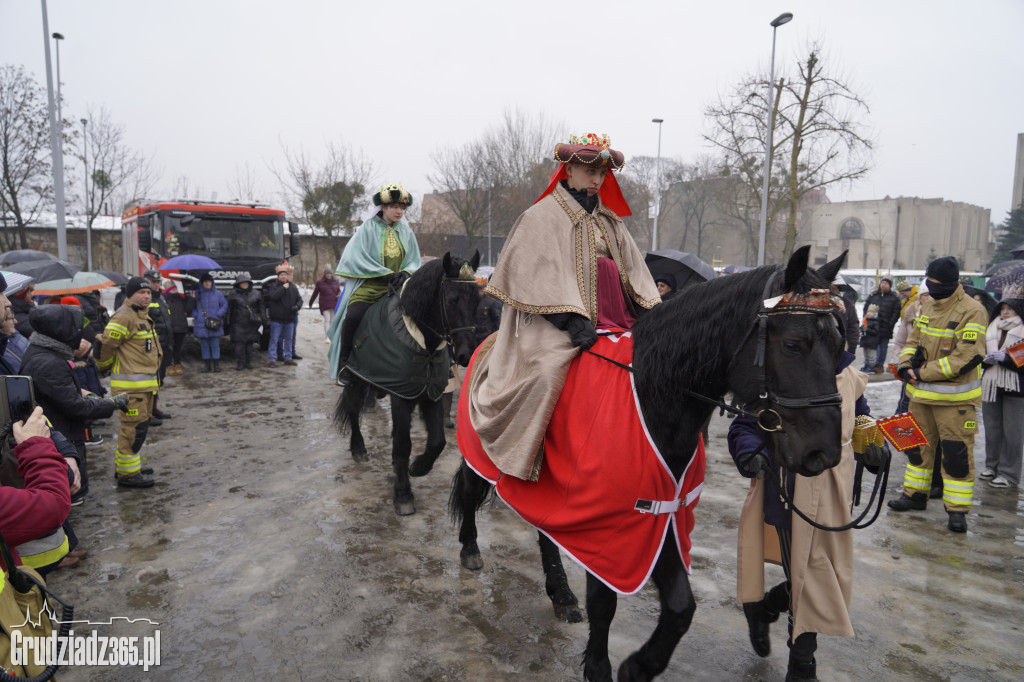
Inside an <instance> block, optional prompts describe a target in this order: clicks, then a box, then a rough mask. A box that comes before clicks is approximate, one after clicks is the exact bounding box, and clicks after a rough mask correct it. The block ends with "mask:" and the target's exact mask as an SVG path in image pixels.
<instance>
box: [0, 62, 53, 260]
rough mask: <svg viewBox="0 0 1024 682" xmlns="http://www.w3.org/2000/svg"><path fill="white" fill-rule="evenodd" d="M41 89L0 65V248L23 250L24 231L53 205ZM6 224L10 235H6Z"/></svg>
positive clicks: (21, 71) (27, 77)
mask: <svg viewBox="0 0 1024 682" xmlns="http://www.w3.org/2000/svg"><path fill="white" fill-rule="evenodd" d="M51 166H52V160H51V157H50V123H49V110H48V107H47V100H46V90H44V89H43V87H42V86H40V85H39V84H38V83H36V81H35V79H33V78H32V77H31V76H30V75H29V74H28V73H27V72H26V71H25V69H24V67H21V66H14V65H12V64H4V65H3V66H0V215H2V227H3V229H2V231H0V244H2V246H3V248H4V249H11V248H14V247H15V246H16V245H17V243H18V242H20V244H21V248H23V249H24V248H28V236H27V234H26V232H25V227H26V226H27V225H28V224H29V223H32V222H34V221H35V220H36V218H37V217H38V216H39V213H40V211H42V209H43V208H44V207H45V206H47V205H49V203H50V202H51V201H52V200H53V175H52V174H51V173H50V169H51ZM8 220H12V221H13V222H14V228H15V234H11V233H9V232H8V225H7V223H8Z"/></svg>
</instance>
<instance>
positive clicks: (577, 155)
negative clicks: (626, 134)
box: [554, 133, 626, 170]
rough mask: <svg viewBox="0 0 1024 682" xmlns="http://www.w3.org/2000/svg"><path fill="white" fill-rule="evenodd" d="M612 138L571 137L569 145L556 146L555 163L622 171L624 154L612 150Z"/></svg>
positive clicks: (600, 136)
mask: <svg viewBox="0 0 1024 682" xmlns="http://www.w3.org/2000/svg"><path fill="white" fill-rule="evenodd" d="M611 144H612V141H611V138H609V137H608V136H607V135H598V134H597V133H585V134H583V135H570V136H569V144H565V143H561V142H560V143H558V144H557V145H555V157H554V158H555V161H561V162H562V163H583V164H586V165H588V166H592V165H596V166H611V168H612V170H621V168H622V167H623V166H624V165H625V163H626V157H625V156H623V154H622V152H620V151H616V150H614V149H612V148H611Z"/></svg>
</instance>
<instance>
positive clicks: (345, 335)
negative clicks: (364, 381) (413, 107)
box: [328, 183, 420, 385]
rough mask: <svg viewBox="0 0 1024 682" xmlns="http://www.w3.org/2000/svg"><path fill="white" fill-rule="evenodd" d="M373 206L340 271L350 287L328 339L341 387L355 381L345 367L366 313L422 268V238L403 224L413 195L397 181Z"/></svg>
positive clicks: (347, 249) (376, 196)
mask: <svg viewBox="0 0 1024 682" xmlns="http://www.w3.org/2000/svg"><path fill="white" fill-rule="evenodd" d="M373 203H374V205H375V206H380V207H381V208H380V210H379V211H378V212H377V215H375V216H373V217H372V218H370V219H369V220H367V221H366V222H364V223H363V224H362V225H360V226H359V228H358V229H357V230H356V233H355V234H354V235H353V236H352V239H351V241H349V243H348V245H347V246H346V247H345V251H344V252H343V253H342V254H341V260H340V261H339V262H338V267H337V269H336V272H337V274H338V276H339V277H343V278H345V288H344V291H343V292H342V296H341V299H340V301H339V303H338V309H337V311H335V316H334V321H333V322H332V323H331V328H330V332H329V334H328V335H329V336H330V339H331V349H330V360H331V363H330V371H331V377H332V378H337V379H338V382H339V383H340V384H341V385H345V384H347V383H348V382H349V381H351V374H350V373H349V371H348V369H347V368H346V367H345V365H346V363H347V362H348V357H349V354H350V353H351V352H352V341H353V339H354V338H355V333H356V329H357V328H358V327H359V323H360V322H361V321H362V319H363V315H365V314H366V310H367V309H368V308H369V307H370V306H371V305H373V304H374V303H375V302H376V301H377V300H378V299H380V298H381V297H382V296H384V295H385V294H387V292H388V288H389V287H394V288H395V289H398V288H399V287H401V285H402V283H403V282H405V280H406V279H408V278H409V276H410V275H411V274H412V273H414V272H416V270H417V269H418V268H419V267H420V247H419V244H417V243H416V235H415V234H413V231H412V230H411V229H410V228H409V226H408V225H407V224H406V223H405V221H403V220H402V217H403V216H404V215H405V210H406V209H407V208H408V207H409V206H411V205H412V196H411V195H410V194H409V193H408V192H406V191H405V189H404V188H402V186H401V185H398V184H394V183H392V184H390V185H385V186H384V187H382V188H381V189H380V191H379V192H377V193H376V194H374V195H373Z"/></svg>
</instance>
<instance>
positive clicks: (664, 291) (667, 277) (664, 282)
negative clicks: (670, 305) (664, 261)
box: [654, 272, 677, 301]
mask: <svg viewBox="0 0 1024 682" xmlns="http://www.w3.org/2000/svg"><path fill="white" fill-rule="evenodd" d="M654 283H655V284H657V285H658V294H660V295H661V300H662V301H667V300H668V299H670V298H672V297H673V296H675V295H676V293H677V292H676V278H675V276H674V275H672V274H669V273H667V272H666V273H665V274H664V275H658V276H657V277H656V278H655V279H654Z"/></svg>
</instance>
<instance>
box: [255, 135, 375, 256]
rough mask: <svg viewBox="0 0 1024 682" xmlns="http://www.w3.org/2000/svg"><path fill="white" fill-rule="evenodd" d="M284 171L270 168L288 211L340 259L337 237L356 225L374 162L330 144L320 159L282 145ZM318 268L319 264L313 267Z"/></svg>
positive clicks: (343, 147)
mask: <svg viewBox="0 0 1024 682" xmlns="http://www.w3.org/2000/svg"><path fill="white" fill-rule="evenodd" d="M281 149H282V152H283V153H284V159H285V167H284V169H277V168H271V171H272V172H273V173H274V175H275V176H276V177H277V179H278V181H279V182H280V183H281V186H282V188H283V189H284V196H285V201H286V202H287V205H288V207H289V211H290V212H291V213H292V214H293V215H297V216H299V217H300V218H299V219H300V220H301V221H302V222H304V223H306V224H308V225H309V226H310V227H311V228H312V230H313V234H321V235H323V236H325V237H327V239H328V242H329V243H330V245H331V249H332V251H333V252H334V256H335V259H337V260H340V259H341V243H340V242H339V241H338V240H337V239H336V237H337V236H339V235H341V234H343V233H347V232H348V231H349V230H351V229H352V228H353V227H355V225H354V224H353V222H354V220H355V219H356V218H357V216H358V207H359V205H360V204H361V203H362V200H364V199H365V197H366V194H367V188H368V187H369V185H370V180H371V178H372V177H373V173H374V170H373V163H372V162H371V161H370V160H369V159H367V158H366V156H365V155H364V154H363V152H362V151H361V150H359V151H356V150H353V149H352V148H350V147H348V146H346V145H344V144H342V143H334V142H329V143H327V145H326V146H325V147H324V150H323V154H322V156H321V158H320V159H319V160H317V159H314V158H313V157H312V156H310V155H309V154H308V153H307V152H306V151H305V150H304V149H303V148H302V147H299V148H298V149H296V150H289V149H288V148H287V147H285V146H284V144H283V143H282V144H281ZM315 266H316V267H319V264H318V263H317V264H315Z"/></svg>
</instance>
